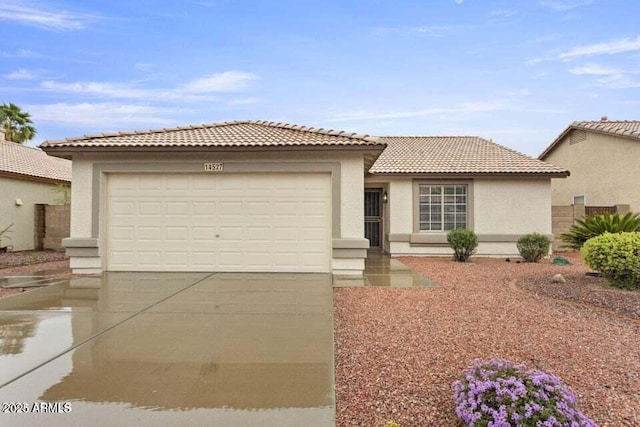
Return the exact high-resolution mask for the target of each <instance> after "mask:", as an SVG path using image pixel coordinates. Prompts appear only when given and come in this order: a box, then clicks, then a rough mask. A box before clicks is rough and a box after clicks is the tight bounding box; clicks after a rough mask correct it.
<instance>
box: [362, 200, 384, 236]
mask: <svg viewBox="0 0 640 427" xmlns="http://www.w3.org/2000/svg"><path fill="white" fill-rule="evenodd" d="M364 237H366V238H367V239H369V246H370V247H371V249H380V248H381V247H382V190H381V189H379V188H367V189H365V190H364Z"/></svg>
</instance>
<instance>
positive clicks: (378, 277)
mask: <svg viewBox="0 0 640 427" xmlns="http://www.w3.org/2000/svg"><path fill="white" fill-rule="evenodd" d="M364 265H365V267H364V276H363V277H360V278H350V277H338V278H334V280H333V287H334V288H342V287H358V286H368V287H388V288H414V287H420V288H437V287H440V286H439V285H438V284H437V283H435V282H433V281H432V280H430V279H428V278H426V277H424V276H422V275H420V274H418V273H416V272H415V271H413V270H411V269H410V268H409V267H407V266H406V265H404V264H403V263H402V262H400V261H398V260H397V259H394V258H391V257H390V256H389V255H386V254H383V253H381V252H374V251H370V252H369V253H368V254H367V258H366V259H365V262H364Z"/></svg>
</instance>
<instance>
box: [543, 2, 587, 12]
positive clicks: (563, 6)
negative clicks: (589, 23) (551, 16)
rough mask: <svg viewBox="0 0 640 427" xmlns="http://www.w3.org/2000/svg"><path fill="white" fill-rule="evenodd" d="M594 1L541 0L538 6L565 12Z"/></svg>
mask: <svg viewBox="0 0 640 427" xmlns="http://www.w3.org/2000/svg"><path fill="white" fill-rule="evenodd" d="M593 3H595V0H541V1H540V2H539V4H540V6H543V7H546V8H548V9H552V10H556V11H558V12H565V11H567V10H573V9H577V8H580V7H584V6H588V5H590V4H593Z"/></svg>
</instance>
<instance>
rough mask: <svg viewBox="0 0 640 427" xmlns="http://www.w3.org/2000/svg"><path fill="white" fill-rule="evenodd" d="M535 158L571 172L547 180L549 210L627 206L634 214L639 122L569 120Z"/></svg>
mask: <svg viewBox="0 0 640 427" xmlns="http://www.w3.org/2000/svg"><path fill="white" fill-rule="evenodd" d="M539 159H540V160H543V161H545V162H549V163H551V164H554V165H558V166H560V167H562V168H565V169H568V170H570V171H571V176H570V177H569V178H567V179H554V180H552V183H551V187H552V199H551V200H552V203H553V205H554V206H570V205H585V206H587V207H590V206H610V207H613V206H616V205H628V208H629V209H630V210H631V211H633V212H640V121H637V120H634V121H614V120H607V119H606V117H603V118H602V120H600V121H583V122H574V123H572V124H571V125H569V126H568V127H567V128H566V129H565V130H564V131H563V132H562V133H561V134H560V136H558V137H557V138H556V139H555V140H554V141H553V142H552V143H551V145H549V147H548V148H547V149H546V150H544V151H543V152H542V154H540V156H539ZM626 209H627V207H623V210H626Z"/></svg>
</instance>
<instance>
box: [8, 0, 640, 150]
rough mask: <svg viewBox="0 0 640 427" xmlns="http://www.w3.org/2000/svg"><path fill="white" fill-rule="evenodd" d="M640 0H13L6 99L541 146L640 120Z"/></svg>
mask: <svg viewBox="0 0 640 427" xmlns="http://www.w3.org/2000/svg"><path fill="white" fill-rule="evenodd" d="M638 16H640V2H635V1H629V0H532V1H498V0H496V1H492V0H482V1H481V0H432V1H401V0H397V1H382V0H379V1H354V0H340V1H334V0H324V1H322V2H309V1H303V0H298V1H278V0H271V1H240V0H238V1H231V0H228V1H225V0H194V1H186V0H185V1H180V0H174V1H150V0H135V1H114V0H103V1H90V0H84V1H71V0H55V1H49V0H25V1H23V0H0V103H6V102H13V103H15V104H18V105H19V106H21V107H22V108H23V109H24V110H26V111H28V112H30V113H31V114H32V116H33V120H34V122H35V125H36V127H37V129H38V132H39V133H38V136H37V137H36V138H35V139H34V140H33V141H31V142H30V145H37V144H39V143H40V142H42V141H43V140H45V139H60V138H64V137H67V136H77V135H83V134H87V133H97V132H107V131H118V130H136V129H150V128H161V127H172V126H179V125H188V124H198V123H213V122H219V121H225V120H238V119H239V120H244V119H260V120H269V121H278V122H288V123H295V124H302V125H308V126H314V127H323V128H328V129H341V130H348V131H354V132H359V133H367V134H370V135H478V136H482V137H485V138H491V139H493V140H494V141H496V142H499V143H501V144H504V145H507V146H509V147H512V148H514V149H516V150H518V151H521V152H524V153H526V154H529V155H534V156H537V155H538V154H539V153H540V152H541V151H542V150H543V149H544V148H545V147H546V146H547V145H548V144H549V143H550V142H551V141H552V140H553V139H554V138H555V137H556V136H557V135H558V134H559V133H560V132H561V131H562V130H563V129H564V128H565V127H566V126H567V125H569V124H570V123H571V122H572V121H574V120H598V119H600V117H601V116H605V115H606V116H608V117H609V118H610V119H640V27H639V26H638V19H637V18H638Z"/></svg>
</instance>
